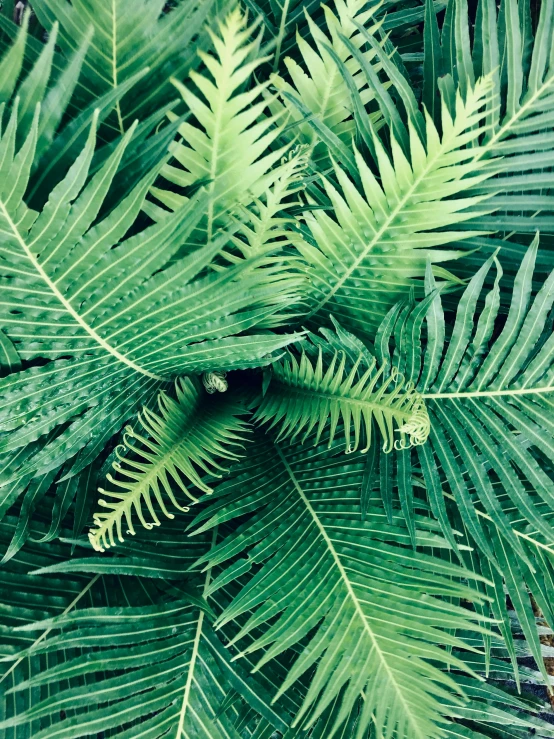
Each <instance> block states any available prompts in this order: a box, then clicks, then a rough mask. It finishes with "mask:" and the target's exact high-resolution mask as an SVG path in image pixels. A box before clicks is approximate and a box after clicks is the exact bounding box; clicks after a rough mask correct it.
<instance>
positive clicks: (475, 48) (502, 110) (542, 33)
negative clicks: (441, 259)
mask: <svg viewBox="0 0 554 739" xmlns="http://www.w3.org/2000/svg"><path fill="white" fill-rule="evenodd" d="M518 7H519V11H518ZM523 7H525V5H524V4H522V3H506V5H505V6H502V8H501V9H500V10H499V9H498V8H497V6H496V4H495V3H494V2H491V0H479V3H478V10H477V18H478V22H477V24H476V27H475V39H474V43H473V44H471V43H470V36H469V31H468V29H469V28H470V27H471V21H469V19H468V5H467V3H460V2H458V3H455V2H450V3H449V11H448V13H447V17H446V19H445V23H444V25H443V28H442V36H441V41H442V54H441V49H440V48H439V37H438V33H437V35H436V36H435V43H434V45H433V48H431V45H429V47H428V49H427V52H426V53H427V56H428V59H429V64H428V65H427V70H428V71H427V88H428V91H429V92H428V95H431V94H432V93H431V91H433V92H434V91H435V90H436V84H437V81H438V80H439V79H440V76H443V79H444V75H446V76H447V77H448V78H449V79H450V80H451V82H453V83H454V84H451V85H450V86H449V89H450V90H451V92H450V99H451V102H452V94H453V93H452V91H453V90H454V89H455V87H456V86H457V85H459V86H460V88H461V89H462V90H466V89H469V88H471V87H472V85H473V80H474V78H475V77H476V76H478V75H481V74H482V75H488V76H489V77H490V79H491V81H492V84H493V86H494V97H491V98H490V99H489V100H488V101H487V105H486V109H487V124H488V125H487V129H486V131H484V132H483V136H482V137H481V141H480V146H479V153H478V157H479V158H480V159H481V160H482V162H483V167H484V170H485V171H487V172H489V173H490V174H491V175H493V176H491V177H490V178H489V179H488V180H487V181H486V182H484V183H482V184H480V185H479V186H478V187H476V188H475V189H474V191H473V192H474V193H475V194H486V195H489V196H491V199H490V201H489V203H490V205H491V206H493V207H494V209H495V211H496V212H495V213H494V216H493V215H483V216H481V217H479V218H478V219H475V220H474V221H472V227H473V226H476V227H478V228H482V229H486V230H489V229H490V230H492V231H500V232H502V231H503V232H505V233H507V234H515V233H534V232H535V231H537V230H539V231H541V232H543V233H552V232H553V231H554V216H553V213H554V202H553V201H552V197H551V195H550V194H549V192H550V190H549V188H550V187H551V183H552V173H551V168H552V164H553V162H554V132H553V131H552V105H553V103H554V67H553V65H552V57H551V55H550V50H551V49H552V45H553V43H554V18H553V16H552V8H551V4H550V2H543V3H541V4H540V16H539V18H538V23H537V29H536V30H537V32H536V37H535V38H534V39H533V36H532V34H530V23H529V19H528V17H527V11H524V10H523V9H522V8H523ZM468 21H469V22H468ZM435 22H436V21H435V19H434V15H433V16H431V15H429V17H428V20H427V24H428V26H429V27H430V26H431V24H434V23H435ZM441 58H442V60H443V62H442V65H443V68H442V69H440V59H441ZM431 59H432V60H433V61H431ZM444 89H445V90H446V87H445V88H444ZM491 157H496V158H497V160H496V161H495V162H487V160H488V159H490V158H491ZM477 245H478V246H479V245H484V244H479V243H477ZM486 246H487V247H488V249H489V250H491V251H492V249H494V248H495V247H496V244H486ZM521 253H522V250H521V248H519V249H518V248H517V245H514V247H510V244H507V248H506V249H503V250H502V252H501V259H502V260H503V262H504V263H505V264H509V263H510V262H514V261H515V264H516V268H517V263H518V262H519V259H520V256H519V255H520V254H521Z"/></svg>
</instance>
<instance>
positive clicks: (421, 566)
mask: <svg viewBox="0 0 554 739" xmlns="http://www.w3.org/2000/svg"><path fill="white" fill-rule="evenodd" d="M363 467H364V465H363V457H362V456H361V455H359V454H356V453H354V454H352V455H349V456H347V457H345V456H344V455H343V454H342V450H341V449H340V447H339V446H338V445H335V447H334V448H333V451H332V452H331V453H330V452H329V450H328V449H327V445H319V446H316V447H315V448H314V447H313V446H312V445H308V444H306V445H304V446H303V447H301V448H298V447H296V446H288V445H280V444H278V443H275V442H274V441H273V440H272V439H271V437H270V436H269V435H268V437H267V438H266V439H265V440H261V441H260V442H259V443H257V444H256V445H255V447H253V448H251V449H250V450H249V454H248V457H247V459H246V460H245V462H244V466H243V471H242V470H241V469H240V467H239V468H238V469H237V470H236V474H235V476H234V477H233V478H232V479H231V480H230V481H229V482H226V483H223V484H222V485H221V486H220V487H219V488H218V489H217V490H216V493H215V495H216V499H215V501H214V504H213V506H211V507H209V508H208V509H207V510H205V511H203V512H202V513H201V514H199V516H198V518H197V521H198V522H199V523H200V522H201V521H205V523H204V524H203V525H202V526H200V528H199V529H198V531H203V530H205V529H209V528H211V527H213V526H216V525H218V524H220V523H223V522H225V521H229V520H231V519H233V518H234V517H236V516H238V515H240V516H244V515H246V514H251V515H250V518H249V519H248V520H247V521H246V522H245V523H243V524H242V525H241V526H240V528H239V529H238V530H237V531H236V532H234V533H230V534H229V536H228V537H227V538H225V539H224V540H223V541H222V542H221V543H220V544H217V545H216V546H215V547H214V549H212V550H211V552H209V553H207V554H206V555H205V556H204V557H203V558H202V559H201V560H200V561H201V562H203V561H204V562H209V563H210V565H211V566H216V565H218V564H220V563H223V562H227V561H228V560H230V559H232V560H233V561H232V563H231V564H230V566H228V567H227V569H225V570H224V571H223V572H222V573H221V574H220V575H218V577H217V578H216V579H215V580H214V582H213V584H212V585H210V588H209V590H208V591H207V595H208V596H209V595H211V594H212V593H215V592H216V591H217V589H218V588H219V587H221V586H223V585H225V583H227V582H229V581H231V580H234V579H235V578H239V577H241V576H244V575H245V574H246V573H250V572H251V570H252V568H253V567H254V566H255V571H252V574H251V575H250V574H249V575H248V577H247V579H246V581H245V583H244V586H243V587H242V588H241V590H240V592H239V593H238V594H237V596H236V597H235V598H234V600H233V601H232V602H231V604H230V605H229V606H228V608H226V609H225V611H224V613H223V614H222V615H221V617H220V618H219V619H218V621H217V623H216V625H218V626H219V627H223V626H224V625H225V624H226V623H228V622H230V621H231V620H235V619H238V618H239V617H240V616H241V614H244V615H245V616H246V622H245V623H244V625H243V626H242V628H241V629H240V631H239V632H238V633H237V635H236V636H235V638H234V639H233V643H237V644H241V640H242V639H243V637H246V636H247V635H249V634H251V635H252V636H254V639H253V640H248V641H247V642H246V645H245V646H244V652H245V653H251V652H256V651H258V650H260V649H262V648H263V649H264V652H263V655H262V656H261V657H260V661H259V665H260V666H261V665H263V664H265V663H267V662H269V661H270V660H271V659H272V658H274V657H276V656H277V655H279V654H280V653H281V652H283V651H284V650H285V649H287V648H288V647H291V646H293V645H298V652H299V654H298V658H297V660H296V661H295V663H294V664H293V665H292V667H291V669H290V672H289V674H288V677H287V679H286V680H285V681H284V683H283V684H281V685H280V686H279V687H278V690H277V691H276V694H277V695H282V694H283V693H284V692H285V691H286V690H288V689H289V688H290V687H291V686H292V685H294V683H295V682H296V680H298V679H299V678H300V677H301V676H302V675H304V673H305V672H306V671H307V670H310V669H312V668H313V669H314V670H315V673H314V677H313V679H312V681H311V685H310V688H309V690H308V692H307V694H306V697H305V699H304V702H303V705H302V708H301V710H300V712H299V713H298V715H297V717H296V719H295V722H294V723H293V726H294V725H296V724H298V723H299V722H300V721H301V720H302V719H303V718H304V717H306V718H307V721H308V726H309V725H311V724H313V723H315V721H316V720H317V719H318V717H319V716H320V715H321V714H322V712H323V711H324V710H325V709H326V708H327V706H328V705H330V703H331V702H332V701H334V700H335V699H336V697H337V696H338V695H339V693H340V692H341V690H343V693H342V703H341V708H340V711H339V712H338V715H336V720H335V721H334V723H333V725H332V726H328V728H327V732H328V733H327V737H328V738H329V739H331V737H333V736H334V735H335V733H336V732H337V731H338V729H339V728H340V726H341V724H342V723H343V721H344V720H345V719H346V718H347V717H348V715H349V714H350V711H351V709H352V708H353V706H354V704H356V703H357V700H358V698H359V696H360V693H361V692H362V691H363V695H364V703H363V708H362V714H361V717H360V720H359V722H358V724H357V728H356V734H354V735H353V736H354V737H356V738H359V737H362V736H364V732H365V731H366V729H367V727H368V725H369V724H370V722H371V721H373V722H374V724H375V725H376V728H377V730H380V731H384V730H385V727H386V730H387V731H388V732H392V731H393V730H395V731H396V735H397V736H398V737H402V739H404V738H406V739H407V738H408V737H409V739H414V737H418V739H424V738H425V739H431V737H439V736H441V734H442V730H441V728H439V726H440V725H441V722H442V720H441V718H440V706H439V702H440V699H441V698H444V697H445V696H446V695H447V694H450V691H451V690H453V691H454V693H455V692H456V688H455V686H454V683H453V681H452V680H451V679H450V678H448V676H447V675H445V674H444V673H442V672H440V670H438V668H437V667H436V666H435V665H436V664H440V663H442V664H444V663H447V664H448V663H450V660H451V659H452V655H450V654H449V653H448V652H447V651H443V650H442V649H441V648H440V647H439V646H438V645H444V644H454V643H455V642H456V643H457V642H458V639H457V637H455V636H454V630H455V629H456V628H467V629H469V630H471V629H472V626H471V622H472V620H473V618H474V616H475V614H472V613H471V612H469V611H466V610H464V609H463V608H460V607H459V606H457V605H454V603H455V601H456V599H457V598H458V597H462V598H466V599H470V600H474V599H477V601H478V600H479V598H480V596H478V595H476V593H474V592H473V591H472V590H471V589H470V588H468V587H467V585H465V584H463V583H462V582H461V579H460V578H463V577H464V576H465V574H467V573H466V571H465V570H463V569H460V568H458V567H457V566H455V565H452V564H448V563H447V562H446V561H444V560H441V559H439V558H436V557H433V556H431V555H430V554H424V553H419V552H418V553H416V552H414V551H413V550H411V549H406V547H405V545H408V547H409V534H408V530H407V529H406V527H405V526H404V525H403V524H402V523H401V519H399V518H398V515H397V514H395V516H394V519H393V522H392V524H387V523H386V516H385V514H384V513H383V511H382V509H381V508H373V507H372V509H371V513H370V515H369V516H368V518H367V519H366V521H365V522H362V521H360V517H359V489H360V485H361V481H362V476H363ZM337 491H340V506H337V498H336V495H337ZM206 519H207V520H206ZM429 523H430V524H431V529H430V530H429V529H428V528H426V526H428V525H429ZM429 523H428V524H426V521H425V519H423V520H422V521H421V524H422V526H423V529H422V531H421V533H420V536H421V538H420V539H418V541H419V543H420V544H423V545H425V544H426V543H427V544H428V545H429V546H437V547H439V548H440V547H444V546H448V545H447V544H446V542H445V541H444V540H442V539H441V538H440V537H438V536H436V535H435V533H433V524H432V522H430V521H429ZM408 551H409V557H406V554H407V553H408ZM241 554H243V555H246V556H245V557H244V556H243V557H240V558H237V557H238V555H241ZM464 573H465V574H464ZM472 577H473V576H472ZM462 593H463V594H462ZM437 596H439V597H440V598H442V599H441V600H439V598H437ZM451 598H452V600H451ZM423 624H425V626H423ZM476 628H477V630H479V627H476ZM305 638H307V639H308V641H307V642H304V641H303V640H304V639H305ZM407 655H409V657H408V656H407ZM427 660H433V664H431V662H429V661H427ZM451 664H452V665H454V664H455V666H456V669H458V668H462V669H463V663H461V662H459V661H457V660H456V662H455V663H454V662H451Z"/></svg>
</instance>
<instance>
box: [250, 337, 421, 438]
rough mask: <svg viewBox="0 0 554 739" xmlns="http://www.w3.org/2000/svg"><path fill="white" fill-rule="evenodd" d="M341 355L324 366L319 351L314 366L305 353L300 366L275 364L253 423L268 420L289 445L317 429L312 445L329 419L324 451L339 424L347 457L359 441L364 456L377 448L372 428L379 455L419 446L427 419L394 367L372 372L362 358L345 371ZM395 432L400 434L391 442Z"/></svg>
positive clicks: (373, 367)
mask: <svg viewBox="0 0 554 739" xmlns="http://www.w3.org/2000/svg"><path fill="white" fill-rule="evenodd" d="M341 354H342V356H340V357H339V354H338V353H335V354H334V356H333V357H332V359H331V361H330V362H328V363H327V362H325V363H324V361H323V352H322V350H321V348H320V349H319V355H318V358H317V362H316V363H315V365H314V364H313V363H312V361H311V360H310V358H309V357H308V356H307V355H306V354H305V353H304V354H302V355H301V357H300V361H298V360H297V359H296V357H295V356H294V355H293V354H290V353H289V357H288V359H286V360H284V361H279V362H275V363H274V364H273V365H272V367H271V369H270V370H269V372H268V381H269V386H268V388H267V390H266V391H265V394H264V398H263V401H262V403H261V405H260V407H259V408H258V409H257V411H256V414H255V418H257V419H258V420H260V421H262V422H268V421H270V422H271V424H270V426H269V427H270V428H273V427H274V426H276V425H280V426H281V430H280V432H279V436H278V439H279V440H280V439H286V438H290V439H291V440H294V439H296V438H297V437H298V435H299V434H302V433H303V437H302V440H303V441H305V440H306V439H307V438H308V436H309V435H310V434H311V432H312V431H313V430H314V429H315V428H316V426H317V433H316V435H315V440H314V443H315V444H317V443H318V442H319V440H320V438H321V435H322V433H323V430H324V428H325V427H326V425H327V423H328V421H329V419H330V420H331V429H330V434H329V446H331V445H332V443H333V439H334V436H335V431H336V428H337V423H338V422H339V420H340V421H342V425H343V426H344V433H345V441H346V451H347V452H353V451H356V449H358V447H359V446H360V445H363V444H364V441H365V448H364V449H363V451H364V452H366V451H367V450H368V449H369V447H370V446H371V444H372V443H378V441H376V440H374V439H373V438H372V426H373V424H374V423H375V425H376V427H377V428H378V429H379V432H380V435H381V437H382V440H383V441H382V446H383V448H384V450H385V451H390V450H391V449H392V448H393V447H396V448H406V447H408V446H411V445H412V444H423V443H425V441H426V439H427V436H428V435H429V417H428V415H427V410H426V408H425V403H424V402H423V400H422V398H421V396H420V395H419V393H417V392H415V390H414V388H413V385H411V384H410V383H405V382H404V378H403V377H402V376H401V375H399V373H398V372H397V370H396V368H394V367H393V368H392V371H387V367H386V365H382V366H381V367H380V368H379V369H378V370H377V369H376V361H375V359H373V361H372V362H370V363H369V364H368V365H365V363H364V358H363V356H362V355H359V356H358V357H357V358H356V361H355V362H354V364H353V366H352V368H351V369H350V370H349V371H346V355H345V353H344V352H341ZM395 431H397V432H400V438H397V439H396V440H395ZM352 433H353V434H354V438H353V440H352Z"/></svg>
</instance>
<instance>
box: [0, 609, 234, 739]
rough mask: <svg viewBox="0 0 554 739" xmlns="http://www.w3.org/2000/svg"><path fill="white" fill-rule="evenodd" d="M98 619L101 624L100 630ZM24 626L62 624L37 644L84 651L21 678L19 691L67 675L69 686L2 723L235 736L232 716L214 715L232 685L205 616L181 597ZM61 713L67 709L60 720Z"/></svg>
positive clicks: (78, 730)
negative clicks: (90, 681) (85, 685)
mask: <svg viewBox="0 0 554 739" xmlns="http://www.w3.org/2000/svg"><path fill="white" fill-rule="evenodd" d="M99 625H103V626H104V627H105V628H104V629H102V630H100V629H99V628H98V626H99ZM26 628H27V630H29V629H30V628H32V629H34V630H35V633H36V631H37V630H38V632H39V633H40V632H41V631H44V630H45V629H49V630H50V631H54V630H56V631H57V630H58V629H61V630H62V631H61V634H62V635H63V640H62V639H60V638H59V636H57V635H53V636H51V637H50V639H48V640H47V641H46V642H45V643H43V644H41V651H42V652H51V653H52V654H57V653H59V650H60V649H63V648H64V647H65V648H68V647H69V646H71V647H74V648H83V647H84V648H85V651H84V653H83V654H82V655H81V656H75V657H73V658H71V659H67V660H65V661H64V660H63V659H61V660H60V662H59V664H57V665H56V666H55V667H52V668H50V669H46V670H44V671H43V672H41V673H39V674H37V675H34V676H33V677H31V678H30V679H29V680H27V681H23V682H20V683H19V684H18V685H17V686H16V690H17V691H19V690H28V689H29V688H31V689H32V688H33V687H35V688H36V687H37V686H40V685H43V686H46V685H49V684H53V685H59V684H60V683H61V684H67V682H66V681H68V680H69V681H71V682H70V685H72V687H69V688H65V689H62V690H57V691H56V693H55V698H53V696H48V697H47V698H46V699H45V700H42V701H40V700H39V701H37V702H35V704H34V705H33V706H32V707H31V708H30V709H29V710H27V711H24V712H22V713H20V714H19V715H17V716H14V717H13V718H9V719H7V720H4V721H2V723H1V724H0V726H1V728H2V730H4V731H6V730H8V729H10V728H11V727H14V726H18V725H21V724H26V723H28V722H31V721H33V722H38V721H39V720H40V719H42V720H44V719H45V718H50V721H52V724H51V725H50V726H45V728H44V729H42V731H41V730H39V731H35V732H34V736H36V737H37V739H46V737H52V738H53V737H55V736H57V737H60V739H61V737H65V738H66V739H67V738H68V737H79V736H84V735H86V734H90V733H93V732H94V733H97V731H98V730H100V731H107V730H110V729H118V731H117V735H118V736H119V737H129V739H130V738H131V737H137V736H139V735H140V733H144V732H148V735H149V736H152V737H161V736H167V735H168V733H169V735H171V736H176V737H180V736H187V735H188V736H199V737H200V736H204V737H206V739H239V736H240V735H239V734H238V732H237V731H236V730H235V729H234V727H233V723H232V717H228V716H227V715H225V714H223V715H219V716H218V715H217V714H218V709H219V707H220V706H221V705H222V704H223V702H224V699H225V697H226V695H227V692H228V691H229V687H228V684H227V683H226V681H225V679H224V677H223V675H222V673H221V670H220V669H219V667H218V663H217V661H216V658H215V656H214V653H213V650H212V648H211V647H210V641H209V637H208V633H207V632H208V630H209V629H210V625H209V623H208V622H207V616H206V614H205V612H204V611H202V610H200V609H199V608H198V607H197V606H191V605H190V604H189V603H187V601H186V600H184V601H180V602H179V601H175V600H173V601H170V602H168V603H165V604H163V603H162V604H159V605H158V604H157V605H151V606H141V607H138V608H109V607H105V608H90V609H82V610H79V611H76V612H75V613H74V614H71V613H69V614H67V615H66V616H62V617H61V618H58V619H54V620H52V621H48V622H42V623H40V622H39V623H37V624H33V625H31V626H28V627H26ZM100 672H101V673H103V675H104V677H103V679H99V680H98V681H97V682H95V686H94V688H90V687H89V689H88V690H86V691H83V690H82V688H81V686H80V685H79V683H78V681H79V679H80V680H81V681H83V680H84V679H86V678H87V676H89V675H94V674H95V673H100ZM16 697H17V693H16ZM75 709H77V710H75ZM66 713H68V714H69V715H68V717H67V718H64V719H62V720H60V716H64V715H65V714H66ZM231 713H232V712H231ZM119 727H121V728H119Z"/></svg>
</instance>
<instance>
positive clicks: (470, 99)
mask: <svg viewBox="0 0 554 739" xmlns="http://www.w3.org/2000/svg"><path fill="white" fill-rule="evenodd" d="M490 92H491V84H490V81H488V80H482V81H480V82H479V83H477V84H476V86H475V89H474V90H472V91H471V92H470V93H468V96H467V99H466V100H465V102H464V101H463V100H462V98H461V97H460V96H458V98H457V101H456V111H455V116H454V117H453V118H451V116H450V113H449V111H448V108H447V106H446V105H445V104H444V103H443V108H442V125H443V134H442V137H440V136H439V134H438V132H437V129H436V128H435V125H434V123H433V121H432V120H431V119H430V118H429V116H427V118H426V134H427V145H426V148H425V147H424V146H423V145H422V143H421V141H420V139H419V136H418V134H417V132H416V130H415V128H414V126H413V125H412V124H411V123H410V124H409V131H410V133H409V139H410V159H408V158H406V156H405V155H404V154H403V152H402V149H401V146H400V144H399V143H398V142H397V141H396V139H395V137H394V135H393V134H392V132H391V144H392V150H393V160H392V161H391V159H390V158H389V155H388V154H387V153H386V151H385V149H384V147H383V145H382V144H381V143H380V141H379V139H378V138H374V145H375V148H376V151H377V157H378V165H379V175H380V181H379V180H378V179H377V178H376V176H375V175H374V174H373V172H372V171H371V169H370V168H369V167H368V165H367V164H366V163H365V161H364V160H363V158H362V156H361V155H360V154H359V152H357V151H356V150H355V151H354V157H355V161H356V167H357V176H358V177H359V180H360V182H361V186H362V190H361V192H360V190H359V189H358V188H357V187H356V185H355V184H354V183H353V182H352V180H351V179H350V178H349V177H348V175H347V174H346V173H345V172H344V171H343V170H342V169H341V168H340V167H338V166H335V168H334V170H335V176H336V178H337V181H338V184H339V185H340V188H341V190H342V193H341V192H339V190H338V189H337V188H336V187H335V186H334V185H333V184H332V183H331V181H329V180H326V181H325V182H324V186H325V192H326V193H327V196H328V198H329V201H330V203H331V205H332V208H333V210H334V217H332V216H331V215H330V214H328V213H326V212H325V210H314V211H312V212H307V213H306V214H305V221H306V225H307V226H308V227H309V232H310V234H309V235H310V243H308V242H307V241H306V240H304V239H302V238H300V237H299V236H298V237H297V238H296V240H295V243H296V245H297V247H298V249H299V251H300V253H301V254H302V256H303V257H304V258H305V260H306V263H307V266H306V274H307V276H308V278H309V280H310V287H311V291H310V293H311V294H310V297H309V311H308V312H307V319H309V321H310V322H311V323H312V325H313V323H314V322H316V321H322V320H323V319H324V318H325V316H327V315H328V314H329V313H332V314H333V315H334V316H336V317H337V319H338V320H339V321H340V323H341V324H342V325H343V326H345V327H346V328H348V329H354V330H355V331H356V332H357V333H358V334H359V335H362V336H363V335H364V334H365V335H367V334H371V333H372V332H373V331H374V330H375V329H376V328H377V326H378V324H379V322H380V321H381V319H382V318H383V316H384V315H385V313H386V312H387V310H388V309H389V307H390V306H391V305H392V304H393V303H394V302H395V301H396V300H397V299H398V298H399V297H400V296H402V294H403V293H404V292H405V291H406V289H407V288H408V287H409V286H410V285H415V284H416V283H415V279H414V278H416V277H421V276H423V274H424V272H425V264H426V262H427V260H430V261H431V262H432V263H436V262H441V261H444V260H446V259H452V258H456V257H457V256H460V252H459V251H447V250H444V249H434V248H433V247H437V246H442V245H447V244H449V243H451V242H454V241H457V240H459V239H460V238H464V237H469V236H470V235H475V233H474V232H473V233H472V232H471V231H466V232H463V231H459V230H458V231H454V230H445V229H452V227H453V226H454V225H455V224H459V223H463V222H465V221H467V220H469V219H470V218H473V217H475V216H476V215H478V214H479V213H482V212H488V203H483V202H482V200H483V199H482V197H469V196H467V192H468V190H469V189H470V188H471V187H472V186H473V187H475V186H476V185H477V184H478V183H480V182H482V181H483V180H485V179H487V177H488V174H487V173H486V172H483V171H482V168H481V164H480V162H479V161H478V159H476V157H475V150H474V149H473V148H472V147H471V146H469V144H471V143H472V142H473V141H475V140H476V139H477V137H478V136H479V133H480V132H481V131H482V126H481V121H482V119H483V117H484V115H485V112H484V110H483V106H484V105H485V102H486V100H487V99H488V96H489V95H490ZM354 295H355V304H354V302H353V301H352V299H351V298H352V296H354Z"/></svg>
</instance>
